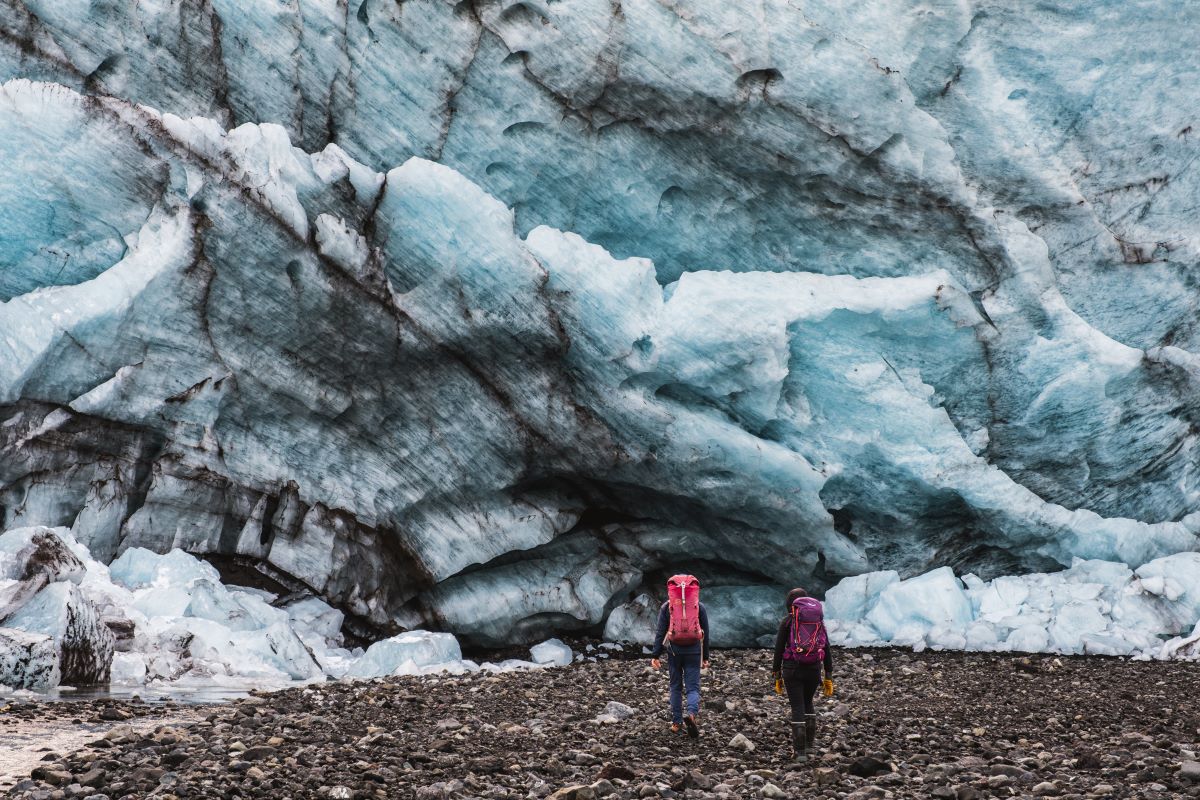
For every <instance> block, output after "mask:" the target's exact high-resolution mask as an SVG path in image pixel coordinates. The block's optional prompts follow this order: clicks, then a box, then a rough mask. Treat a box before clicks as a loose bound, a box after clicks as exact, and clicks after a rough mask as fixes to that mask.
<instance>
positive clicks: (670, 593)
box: [666, 575, 704, 645]
mask: <svg viewBox="0 0 1200 800" xmlns="http://www.w3.org/2000/svg"><path fill="white" fill-rule="evenodd" d="M667 606H668V608H669V609H670V612H671V624H670V627H668V628H667V636H666V641H668V642H670V643H671V644H678V645H691V644H699V643H700V641H701V640H702V639H703V638H704V631H703V630H701V628H700V582H699V581H698V580H696V578H695V577H694V576H692V575H672V576H671V578H670V580H668V581H667Z"/></svg>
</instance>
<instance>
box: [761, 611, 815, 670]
mask: <svg viewBox="0 0 1200 800" xmlns="http://www.w3.org/2000/svg"><path fill="white" fill-rule="evenodd" d="M787 635H788V621H787V620H786V619H785V620H784V621H783V622H781V623H779V630H777V631H776V632H775V660H774V661H773V662H772V664H771V672H772V673H773V674H779V671H780V670H782V669H783V649H784V647H786V646H787ZM827 657H828V656H827Z"/></svg>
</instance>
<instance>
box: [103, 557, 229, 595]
mask: <svg viewBox="0 0 1200 800" xmlns="http://www.w3.org/2000/svg"><path fill="white" fill-rule="evenodd" d="M108 570H109V575H110V576H111V578H112V580H113V582H115V583H117V584H119V585H121V586H124V587H125V588H126V589H144V588H146V587H148V586H152V585H155V584H159V585H166V586H177V587H188V586H190V585H191V584H192V583H194V582H195V581H197V580H201V579H205V580H208V581H211V582H212V583H220V582H221V577H220V575H218V574H217V570H216V569H215V568H214V567H213V566H212V565H211V564H208V563H207V562H204V561H201V560H200V559H198V558H196V557H195V556H193V555H191V554H189V553H185V552H184V551H182V550H178V549H175V550H171V551H170V552H169V553H166V554H163V555H160V554H158V553H154V552H151V551H150V550H147V549H145V548H143V547H131V548H129V549H128V550H126V551H125V552H124V553H122V554H121V555H120V556H119V557H118V558H117V559H116V560H115V561H113V562H112V564H110V565H109V567H108Z"/></svg>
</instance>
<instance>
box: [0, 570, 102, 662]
mask: <svg viewBox="0 0 1200 800" xmlns="http://www.w3.org/2000/svg"><path fill="white" fill-rule="evenodd" d="M4 625H5V626H7V627H9V628H17V629H19V630H23V631H26V632H29V633H35V634H43V635H46V636H49V637H50V638H51V639H53V640H54V644H55V647H56V649H57V656H58V675H57V676H56V677H57V678H58V679H59V680H61V681H62V682H64V683H67V684H69V685H71V686H93V685H96V684H100V683H106V682H107V681H108V674H109V667H110V666H111V664H112V658H113V646H114V644H115V639H114V637H113V634H112V631H110V630H109V629H108V626H107V625H105V624H104V623H103V622H102V621H101V620H100V616H99V614H98V613H97V612H96V608H95V606H93V605H92V604H91V602H90V601H88V599H87V598H86V597H84V595H83V592H82V591H81V590H80V589H79V587H78V586H76V585H75V584H73V583H52V584H50V585H49V586H47V587H46V588H44V589H42V590H41V591H40V592H38V593H37V594H36V595H34V597H33V599H31V600H30V601H29V602H28V603H26V604H25V605H24V606H22V607H21V609H20V610H19V611H17V612H16V613H15V614H12V615H11V616H9V617H8V619H6V620H4ZM0 682H3V683H9V681H7V680H5V679H4V678H3V677H0Z"/></svg>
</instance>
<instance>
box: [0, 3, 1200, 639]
mask: <svg viewBox="0 0 1200 800" xmlns="http://www.w3.org/2000/svg"><path fill="white" fill-rule="evenodd" d="M1197 15H1200V7H1194V6H1188V5H1186V4H1169V5H1164V6H1162V7H1156V8H1150V7H1147V6H1145V5H1144V4H1130V3H1124V2H1119V1H1118V0H1101V1H1100V2H1097V3H1091V4H1088V5H1087V7H1081V6H1073V5H1070V4H1066V3H1057V4H1055V3H1050V4H1040V5H1037V6H1032V5H1030V4H1011V3H998V2H991V0H976V1H975V2H967V3H940V4H933V5H930V4H928V3H917V2H908V1H907V0H902V1H901V2H897V3H894V4H888V5H887V6H886V7H885V8H884V7H874V6H873V7H871V8H870V9H867V8H866V7H865V6H864V7H862V8H859V7H857V6H848V5H846V4H844V3H838V2H831V1H827V2H813V3H804V4H802V6H801V5H798V4H795V3H786V2H775V1H774V0H772V2H767V3H765V4H761V5H760V6H756V7H755V9H754V11H753V13H751V12H749V11H747V10H746V9H745V8H743V7H741V6H739V5H738V4H731V3H727V2H721V1H720V0H685V1H684V2H677V3H665V4H664V3H657V2H652V1H651V0H628V1H627V2H622V3H620V4H618V5H613V4H611V3H608V2H599V0H597V2H592V1H591V0H587V2H572V3H545V4H532V3H525V2H511V1H510V0H484V1H481V2H478V3H474V4H451V3H442V2H435V1H434V0H412V1H411V2H406V3H400V4H394V3H384V2H376V0H368V2H362V3H348V4H337V3H333V2H317V3H301V4H266V5H263V4H250V5H248V4H242V3H234V2H230V1H229V0H221V2H212V3H202V4H182V5H180V4H171V3H140V2H135V0H114V2H106V3H102V4H90V5H89V4H77V3H75V4H70V3H68V4H63V3H46V2H41V3H17V4H12V3H10V4H4V5H3V6H2V7H0V80H3V79H8V78H11V79H13V80H11V81H9V82H8V83H5V84H3V86H2V87H0V163H3V164H4V165H5V169H4V170H3V171H2V172H0V219H4V220H5V222H6V224H5V226H4V234H3V236H2V237H0V509H2V514H3V520H2V522H3V526H4V527H17V526H26V525H35V524H46V525H69V526H71V527H72V530H73V533H74V535H75V536H76V537H77V539H78V540H79V541H80V542H81V543H83V544H85V545H86V546H87V547H88V548H90V551H91V552H92V554H93V555H94V556H95V557H96V559H97V560H99V561H101V562H106V563H107V562H109V561H111V560H112V559H113V558H115V557H117V556H119V555H121V554H122V553H126V552H133V551H134V550H135V549H136V548H147V549H149V550H153V551H156V552H168V551H170V550H172V549H173V548H180V549H182V550H188V551H192V552H197V553H221V554H226V555H232V554H237V555H239V556H241V557H244V558H248V559H258V560H260V561H262V562H264V563H265V564H266V565H269V567H270V568H272V569H273V570H275V571H276V572H277V573H279V574H280V575H281V576H283V577H285V578H288V579H289V580H290V581H292V582H294V583H295V584H296V585H303V586H307V587H309V588H311V589H312V590H314V591H316V592H317V593H318V594H320V595H321V596H322V597H323V598H324V599H325V600H327V601H328V602H330V603H331V604H332V605H333V606H335V607H336V608H338V609H339V610H342V611H345V612H349V613H351V614H353V615H354V616H355V618H357V619H361V620H365V621H367V622H373V623H376V624H381V625H383V624H387V623H391V622H400V623H401V624H402V625H404V626H407V627H420V626H425V625H430V624H432V623H434V622H439V621H444V624H445V625H447V626H448V627H449V628H450V629H452V630H454V631H456V632H458V633H461V634H462V635H463V636H465V637H468V638H469V639H470V640H472V641H474V642H478V643H502V642H510V641H518V640H519V641H523V642H534V641H539V640H540V639H542V638H544V637H545V636H547V635H549V634H550V633H551V632H554V631H562V630H567V629H588V630H592V631H599V630H603V629H604V626H605V624H606V616H608V615H609V612H610V610H611V609H614V608H616V609H621V608H626V609H627V610H628V607H626V606H624V604H625V603H626V602H628V601H629V600H630V599H631V598H634V597H637V596H639V595H641V594H647V595H650V596H651V597H653V598H655V599H656V600H660V599H661V587H662V585H663V581H664V578H665V577H666V575H669V574H671V573H672V572H675V571H678V570H680V569H687V570H688V571H692V572H695V573H696V574H697V575H698V576H699V577H700V578H701V581H702V583H703V584H704V585H705V587H706V590H707V589H709V588H712V589H717V588H721V589H722V590H723V591H727V593H728V608H730V609H732V610H733V611H732V613H731V614H730V619H728V620H727V621H726V622H725V623H724V624H723V627H724V630H725V631H726V633H721V632H720V630H719V629H718V630H717V631H716V633H715V635H714V640H717V639H719V637H721V636H723V635H730V636H736V637H743V636H752V635H754V634H761V633H763V632H765V631H766V630H769V626H768V627H767V628H765V629H764V630H750V629H744V630H741V629H738V627H737V626H738V625H739V624H740V625H743V626H745V627H746V628H752V627H753V625H752V623H748V622H747V620H752V619H753V618H754V616H753V615H752V614H750V613H746V614H742V615H740V616H739V615H738V614H737V613H736V609H737V608H739V607H740V605H739V604H743V603H744V604H745V608H747V609H758V608H760V607H761V608H765V607H766V605H768V604H769V602H768V593H767V592H766V591H765V590H764V588H763V587H766V588H768V589H770V590H772V591H777V592H778V591H782V590H784V589H786V588H789V587H790V586H793V585H795V584H797V583H799V584H803V585H805V586H807V587H809V588H811V589H814V590H818V591H819V590H823V589H826V588H828V587H829V586H831V585H833V584H835V583H836V582H837V581H838V580H839V579H840V578H843V577H845V576H848V575H852V574H856V573H862V572H871V571H880V570H896V571H897V573H898V575H903V576H905V577H908V576H912V575H916V574H919V573H922V572H925V571H928V569H929V568H930V567H940V566H949V567H952V568H953V569H954V570H955V571H956V572H957V573H959V574H962V573H966V572H971V571H973V572H975V573H977V574H979V575H982V576H983V577H986V578H992V577H995V576H997V575H1001V574H1006V573H1007V574H1022V573H1033V572H1041V571H1047V570H1051V569H1053V568H1056V567H1061V566H1066V565H1069V564H1071V563H1072V559H1073V558H1075V557H1083V558H1089V559H1106V560H1113V561H1120V562H1123V563H1127V564H1129V565H1131V566H1132V567H1135V568H1136V567H1139V566H1141V565H1143V564H1146V563H1147V562H1149V561H1152V560H1154V559H1156V558H1158V557H1160V556H1164V555H1170V554H1173V553H1178V552H1183V551H1189V550H1195V549H1196V548H1197V537H1196V533H1197V530H1200V515H1197V510H1198V506H1197V497H1198V496H1200V491H1198V490H1200V473H1198V471H1197V465H1198V464H1200V461H1198V460H1197V458H1196V446H1197V439H1196V436H1195V433H1194V430H1195V418H1196V408H1195V406H1196V404H1197V400H1196V398H1197V397H1198V396H1200V395H1198V394H1197V392H1196V382H1197V378H1198V376H1200V362H1197V360H1196V357H1195V355H1194V354H1193V353H1194V351H1195V350H1196V349H1197V347H1198V346H1200V341H1198V333H1200V329H1197V327H1196V319H1197V314H1196V304H1195V300H1194V295H1195V292H1194V289H1193V287H1192V282H1193V275H1194V272H1195V267H1196V264H1197V244H1196V242H1197V241H1198V239H1197V230H1196V228H1197V224H1198V223H1197V216H1196V214H1195V213H1194V208H1193V206H1194V198H1195V197H1196V195H1197V191H1198V189H1200V185H1198V181H1200V178H1198V177H1197V175H1200V173H1198V172H1196V171H1195V170H1194V169H1192V166H1193V165H1194V163H1196V162H1195V157H1196V155H1197V154H1196V147H1197V146H1198V145H1197V136H1196V135H1195V133H1194V131H1193V125H1194V119H1193V116H1194V109H1195V108H1196V107H1197V104H1198V102H1200V82H1197V81H1195V80H1189V79H1188V74H1189V73H1187V69H1186V65H1189V64H1191V63H1193V61H1194V52H1193V50H1194V45H1193V42H1192V41H1191V39H1190V37H1188V36H1184V35H1180V32H1181V31H1190V30H1193V29H1195V27H1196V25H1197V23H1200V19H1198V18H1197ZM1130 31H1134V32H1136V35H1131V34H1130ZM1114 41H1120V42H1121V46H1120V47H1114V45H1113V42H1114ZM1180 65H1184V66H1183V67H1181V66H1180ZM1180 69H1183V70H1184V71H1183V72H1180ZM414 157H415V158H414ZM434 162H437V163H434ZM562 231H570V232H562ZM134 560H135V561H136V560H137V559H134ZM118 572H120V573H121V575H122V576H123V577H122V579H121V580H125V579H128V580H129V582H130V583H129V584H126V583H121V584H120V585H121V586H122V587H124V586H126V585H132V584H133V583H135V582H140V581H142V580H143V579H144V576H143V577H135V574H136V575H143V573H145V570H143V569H141V567H140V566H139V565H137V564H133V563H130V564H127V565H123V566H122V568H121V569H120V570H118ZM147 574H148V573H147ZM1160 577H1161V578H1162V581H1161V587H1158V586H1157V584H1156V583H1155V579H1157V578H1160ZM1146 578H1147V580H1148V581H1149V582H1148V583H1147V586H1148V587H1150V588H1149V589H1148V590H1147V591H1149V590H1150V589H1156V590H1157V591H1159V592H1160V594H1157V595H1152V596H1153V597H1163V598H1165V597H1169V595H1170V593H1172V592H1174V591H1175V588H1174V584H1175V583H1178V578H1177V577H1174V576H1170V575H1161V576H1155V575H1147V576H1146ZM146 580H149V581H150V582H151V583H152V582H153V578H152V577H150V578H146ZM1173 582H1174V583H1173ZM755 587H758V588H757V589H756V588H755ZM130 591H143V589H142V588H141V587H139V588H137V589H130ZM151 591H156V590H155V589H151ZM897 591H900V590H899V589H897ZM904 591H910V590H904ZM759 592H761V594H760V593H759ZM118 599H119V598H114V605H113V606H112V607H113V608H114V609H116V608H117V607H118V606H119V604H116V600H118ZM141 599H142V600H143V601H144V602H142V603H141V604H140V606H138V608H135V609H134V610H135V611H138V613H144V611H145V610H150V611H153V610H154V609H153V608H149V604H151V603H158V602H161V603H162V604H163V608H166V607H168V606H169V607H170V608H171V609H173V610H175V609H178V608H179V603H180V602H181V601H182V600H183V599H184V596H183V595H181V594H180V592H179V591H178V587H176V588H175V590H167V591H160V592H159V593H158V594H157V595H155V596H153V597H150V596H149V595H143V596H142V598H141ZM187 599H188V602H189V603H190V602H191V598H190V596H188V598H187ZM1080 602H1081V603H1085V602H1086V601H1080ZM886 608H887V607H886V606H885V608H884V610H880V612H879V614H880V615H884V614H890V613H892V612H889V611H887V610H886ZM139 609H142V610H139ZM185 610H186V609H185ZM711 610H712V611H713V614H714V619H715V618H716V615H717V614H718V613H724V612H723V611H721V610H720V609H717V608H715V607H713V608H711ZM227 612H228V613H227ZM212 613H213V614H217V613H218V611H217V610H214V611H213V612H212ZM219 613H220V614H225V616H224V617H223V618H224V619H229V620H232V619H233V616H235V615H236V613H237V612H236V609H222V610H220V611H219ZM621 613H622V614H624V613H625V612H621ZM1071 613H1072V614H1075V615H1076V616H1074V617H1072V619H1073V620H1074V621H1075V622H1077V623H1078V624H1081V625H1085V626H1087V625H1091V624H1092V623H1094V622H1095V619H1094V618H1090V617H1088V615H1087V614H1086V613H1085V612H1083V611H1080V610H1078V609H1073V610H1072V611H1071ZM1131 613H1132V612H1131ZM609 619H611V617H610V618H609ZM881 619H882V618H881ZM956 620H957V617H956V616H954V615H950V616H949V617H947V618H946V619H943V620H941V621H940V622H939V624H940V625H942V627H943V628H944V630H942V631H941V632H939V634H938V637H939V641H941V640H942V637H943V636H944V638H945V641H946V642H950V641H952V640H953V641H957V640H958V639H957V637H958V636H959V635H960V633H961V635H964V636H966V635H967V634H972V630H974V633H973V634H972V635H975V636H979V637H984V638H986V636H985V634H986V631H983V630H982V629H978V630H975V629H972V630H968V631H966V632H965V633H963V632H956V631H957V628H956V627H955V626H956V625H957V621H956ZM210 621H212V620H210ZM930 622H931V624H932V621H930ZM881 624H886V623H882V622H881ZM622 625H625V623H621V622H620V619H618V624H614V629H616V628H620V627H622ZM1038 625H1040V623H1037V624H1033V623H1030V624H1029V625H1024V626H1022V627H1020V628H1014V629H1013V630H1012V631H1010V632H1009V633H1008V634H1007V635H1006V638H1005V641H1007V640H1008V637H1009V636H1012V637H1016V638H1015V639H1014V641H1021V642H1025V643H1036V642H1038V641H1040V638H1039V637H1040V636H1041V635H1044V636H1045V637H1047V638H1046V640H1047V646H1048V645H1049V642H1050V638H1051V637H1052V636H1053V635H1054V632H1053V631H1051V630H1050V628H1049V627H1047V626H1044V625H1043V626H1041V627H1038ZM625 627H626V629H627V630H628V631H629V632H630V633H629V635H634V634H633V633H632V631H633V630H634V627H636V626H629V625H625ZM935 627H936V626H935ZM989 630H991V629H989ZM1038 631H1041V634H1039V633H1038Z"/></svg>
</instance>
